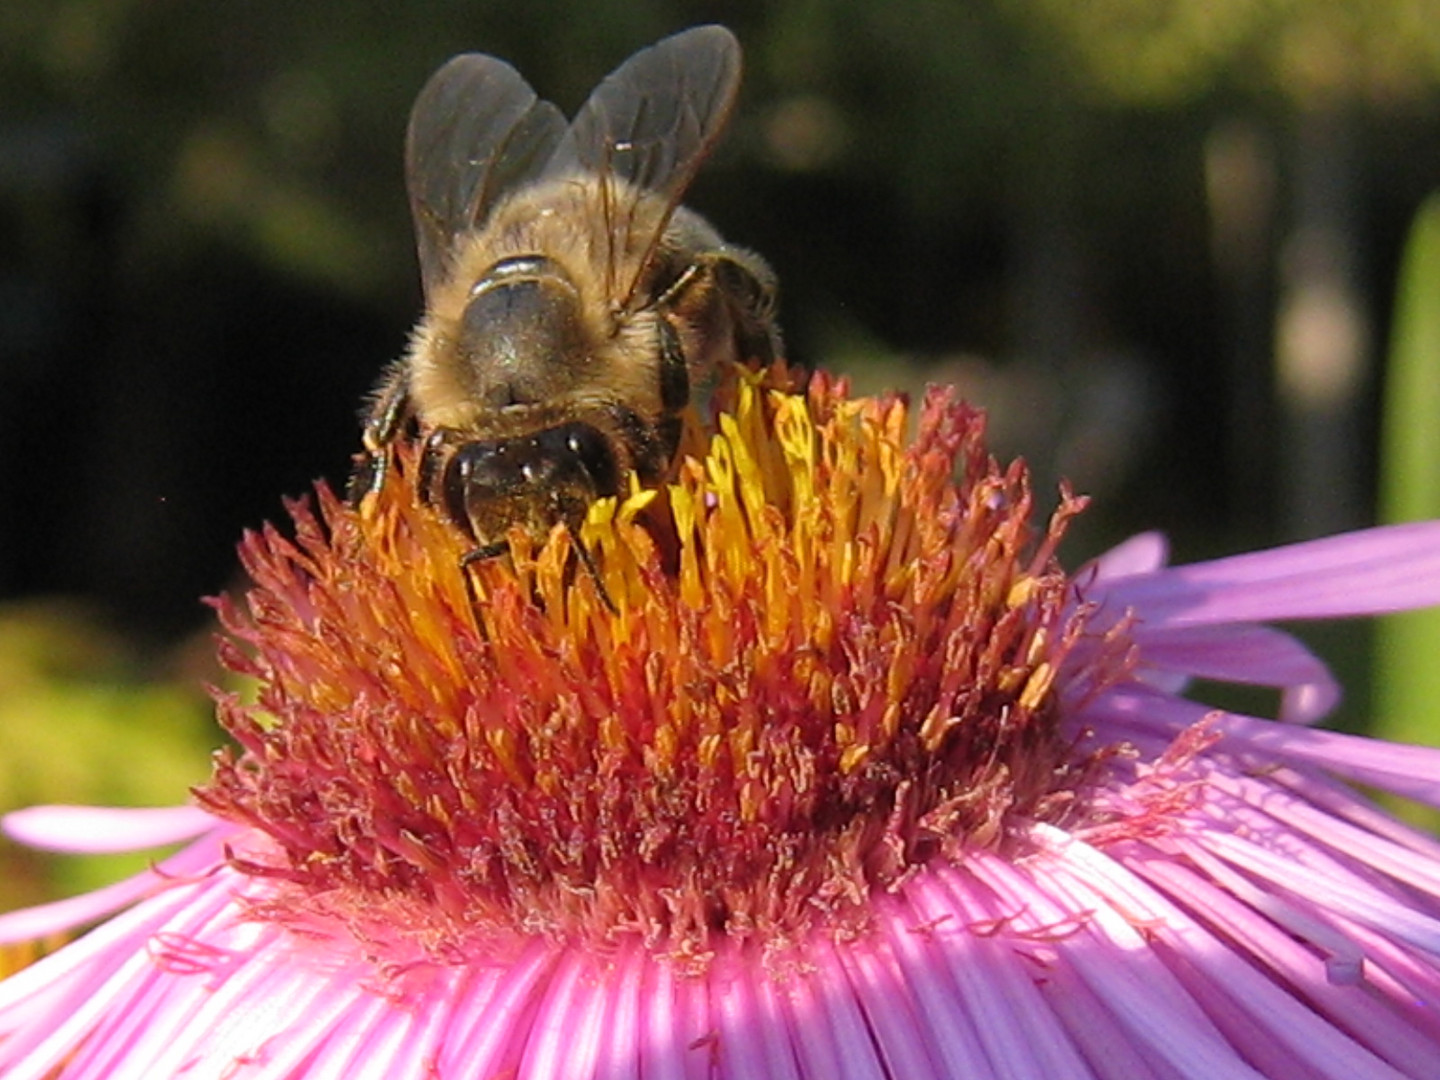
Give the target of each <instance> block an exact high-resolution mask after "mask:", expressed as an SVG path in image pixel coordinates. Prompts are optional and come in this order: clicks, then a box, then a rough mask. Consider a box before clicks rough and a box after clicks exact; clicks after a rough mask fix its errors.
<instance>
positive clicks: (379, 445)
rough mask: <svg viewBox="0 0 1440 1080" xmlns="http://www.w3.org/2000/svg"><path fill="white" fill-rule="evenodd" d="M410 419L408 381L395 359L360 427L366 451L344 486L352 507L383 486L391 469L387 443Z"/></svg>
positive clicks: (402, 365) (393, 438) (402, 366)
mask: <svg viewBox="0 0 1440 1080" xmlns="http://www.w3.org/2000/svg"><path fill="white" fill-rule="evenodd" d="M409 418H410V390H409V384H408V382H407V381H406V378H405V365H404V363H403V361H399V360H397V361H395V362H394V363H392V364H391V365H390V366H389V367H388V368H386V370H385V374H384V376H383V377H382V378H381V380H380V385H379V387H377V388H376V391H375V398H374V401H373V403H372V404H371V407H370V411H369V413H368V415H367V416H366V418H365V425H364V427H363V428H362V430H361V436H360V438H361V441H362V442H363V443H364V446H365V451H364V454H363V455H362V456H361V457H360V459H359V460H357V462H356V464H355V468H354V470H353V471H352V472H351V473H350V483H349V484H348V485H347V487H346V496H347V497H348V498H349V500H350V503H351V505H352V506H353V505H357V504H358V503H359V502H360V501H361V500H362V499H363V498H365V496H366V495H370V494H372V493H375V492H378V491H379V490H380V489H381V488H382V487H384V486H385V477H386V475H387V473H388V472H389V468H390V444H391V443H393V442H394V441H395V439H396V437H397V436H398V435H399V434H400V429H401V428H403V427H404V426H405V422H406V421H407V420H409Z"/></svg>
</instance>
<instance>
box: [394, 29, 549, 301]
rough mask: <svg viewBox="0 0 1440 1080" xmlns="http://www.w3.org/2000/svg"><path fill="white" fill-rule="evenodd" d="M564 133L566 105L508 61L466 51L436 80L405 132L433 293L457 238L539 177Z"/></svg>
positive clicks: (424, 275) (423, 269) (423, 264)
mask: <svg viewBox="0 0 1440 1080" xmlns="http://www.w3.org/2000/svg"><path fill="white" fill-rule="evenodd" d="M565 132H566V124H565V117H564V115H563V114H562V113H561V112H560V110H559V109H557V108H556V107H555V106H554V105H552V104H550V102H548V101H542V100H541V99H540V98H539V97H537V96H536V94H535V91H534V90H532V89H531V88H530V85H529V84H528V83H527V82H526V81H525V80H524V78H522V77H521V75H520V73H519V72H517V71H516V70H515V69H514V68H513V67H511V66H510V65H509V64H507V63H505V62H504V61H503V60H497V59H495V58H494V57H493V56H485V55H483V54H481V53H465V54H463V55H461V56H457V57H455V58H454V59H452V60H451V61H450V62H449V63H447V64H446V65H445V66H444V67H442V68H441V69H440V70H439V71H437V72H436V73H435V74H434V75H432V76H431V77H430V81H429V82H427V83H426V84H425V88H424V89H423V90H421V91H420V96H419V97H418V98H416V99H415V106H414V108H413V109H411V111H410V126H409V130H408V131H407V132H406V136H405V180H406V186H407V188H408V189H409V192H410V210H411V213H412V214H413V216H414V218H415V239H416V244H417V246H418V247H419V252H420V276H421V280H422V282H423V283H424V286H425V293H426V296H427V297H428V296H429V295H430V294H431V293H432V291H433V290H434V289H435V287H436V286H437V285H438V284H439V283H440V282H442V281H443V280H444V279H445V276H446V273H447V268H448V263H449V258H450V254H451V249H452V248H453V246H454V243H455V238H456V237H457V236H459V235H461V234H463V233H467V232H470V231H471V230H474V229H476V228H479V227H480V226H481V225H482V224H483V223H484V221H485V218H486V216H487V215H488V214H489V212H490V208H491V207H492V206H494V205H495V202H496V200H497V199H499V198H500V196H501V195H503V194H505V193H506V192H508V191H511V190H513V189H515V188H516V187H518V186H521V185H523V184H524V183H526V182H528V181H529V180H530V179H532V178H533V177H534V176H535V175H537V174H538V173H539V172H540V171H541V170H542V169H543V168H544V167H545V164H546V162H547V161H549V160H550V159H551V158H552V157H553V156H554V154H555V151H556V148H557V146H558V145H559V144H560V142H561V140H562V139H563V138H564V136H565Z"/></svg>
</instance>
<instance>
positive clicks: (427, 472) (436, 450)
mask: <svg viewBox="0 0 1440 1080" xmlns="http://www.w3.org/2000/svg"><path fill="white" fill-rule="evenodd" d="M449 444H450V438H449V434H448V432H447V431H446V430H445V429H444V428H436V429H435V430H434V431H432V432H431V433H430V437H429V438H428V439H426V440H425V449H424V450H422V451H421V452H420V467H419V470H418V473H417V475H416V478H415V489H416V490H417V491H419V492H420V498H421V500H422V501H424V502H425V503H426V504H427V505H430V506H438V507H439V508H440V509H441V510H442V511H443V512H444V514H445V516H446V517H448V518H449V519H450V520H451V521H452V522H454V523H455V524H457V525H462V526H463V525H464V523H465V522H466V521H467V520H468V518H467V515H466V513H465V500H464V497H463V494H457V493H453V492H450V491H449V489H448V487H447V488H445V489H444V490H441V489H437V487H436V485H437V484H439V483H441V480H442V477H443V476H444V475H445V470H446V467H447V463H446V461H445V459H444V456H443V451H444V449H445V447H447V446H448V445H449Z"/></svg>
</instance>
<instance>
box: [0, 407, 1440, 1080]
mask: <svg viewBox="0 0 1440 1080" xmlns="http://www.w3.org/2000/svg"><path fill="white" fill-rule="evenodd" d="M982 429H983V423H982V418H981V417H980V416H979V414H977V413H976V412H974V411H973V410H971V409H969V408H968V407H967V406H964V405H963V404H959V403H956V402H954V401H953V400H951V399H950V398H948V397H946V396H944V395H941V394H936V395H933V396H932V397H931V398H930V399H929V400H928V401H927V402H926V404H925V407H924V409H923V410H922V415H921V419H920V425H919V433H918V435H917V436H916V438H915V439H914V440H913V441H912V442H908V443H907V441H906V439H905V435H904V432H905V430H906V410H905V407H904V405H903V403H902V402H900V401H898V400H896V399H889V398H885V399H874V400H867V399H860V400H852V399H849V398H848V397H847V396H846V394H845V391H844V388H843V386H837V385H834V384H831V383H830V382H828V381H826V380H824V379H817V381H816V382H815V384H814V385H813V386H812V388H811V390H810V393H809V394H808V396H802V395H795V394H789V393H786V392H782V391H777V390H767V389H765V387H764V385H763V384H762V382H761V381H760V380H758V379H754V380H748V381H744V382H743V383H742V385H741V387H740V388H739V393H738V402H737V404H736V406H735V410H734V412H733V413H732V414H727V415H725V416H723V417H721V420H720V424H719V434H718V435H717V437H716V439H715V441H714V444H713V445H712V448H711V450H710V453H709V454H708V455H707V456H706V458H705V459H704V460H703V461H692V462H690V463H688V464H687V465H686V466H685V468H684V469H683V470H682V475H681V476H680V477H679V479H678V481H677V483H675V484H674V485H672V486H670V487H668V488H667V489H666V490H665V491H663V492H660V493H658V494H657V493H654V492H636V493H635V494H634V495H633V496H632V497H631V498H630V499H628V500H625V501H623V502H622V503H621V504H620V505H615V504H614V503H613V502H610V503H605V504H601V505H598V506H597V507H596V508H595V509H594V510H593V511H592V513H591V517H590V520H589V521H588V522H587V524H586V527H585V530H584V532H583V534H582V538H581V539H582V541H583V542H584V543H586V544H587V545H588V546H589V547H590V549H591V552H592V554H593V555H594V558H595V562H596V564H597V566H598V567H599V573H600V575H601V576H602V578H603V580H604V589H605V593H606V594H607V595H608V596H609V597H611V598H612V599H613V601H614V605H615V609H616V610H614V611H613V612H612V611H611V610H610V609H609V608H608V607H607V606H606V604H605V603H604V602H603V601H602V599H601V594H600V593H599V591H598V588H597V582H595V581H593V580H591V579H590V578H588V577H587V575H586V574H585V573H584V571H583V570H581V571H579V572H577V571H576V568H575V561H574V560H571V559H570V558H569V554H570V552H569V543H570V541H569V538H568V537H567V536H565V535H564V533H563V532H561V533H557V535H556V536H555V537H554V538H553V539H552V540H551V541H550V543H549V544H547V545H546V546H544V547H543V548H542V549H541V550H539V551H537V552H532V551H530V550H527V549H526V546H525V544H524V543H523V541H521V540H519V538H517V543H516V545H515V551H514V555H513V559H512V560H509V561H503V560H495V561H491V562H488V563H484V564H479V565H476V566H473V567H472V568H471V569H470V570H468V571H467V570H463V569H461V567H460V559H459V556H460V555H461V554H463V550H464V539H463V537H460V536H458V535H456V534H455V533H454V531H453V530H450V529H449V528H448V527H446V526H445V525H444V524H443V523H442V522H440V521H438V520H436V519H435V518H434V517H433V516H432V515H431V514H429V512H428V511H426V510H424V509H423V508H421V507H420V506H419V505H418V504H417V501H416V500H415V498H414V495H413V479H412V478H411V477H410V476H409V475H408V473H407V471H406V470H405V469H404V468H403V466H404V465H405V462H403V461H402V462H401V466H402V469H401V470H400V473H401V475H400V479H399V480H398V481H397V482H395V483H393V484H392V485H390V486H389V487H387V489H386V490H385V491H384V492H381V493H380V496H379V497H378V498H377V499H376V500H374V501H373V502H372V504H371V505H368V506H366V507H365V508H364V509H363V512H359V513H357V512H355V511H352V510H350V509H348V508H346V507H344V506H342V505H340V504H339V503H337V501H336V500H334V499H333V498H332V497H331V496H329V495H328V493H327V492H325V491H324V490H323V489H322V490H321V491H320V492H319V497H318V500H319V501H318V509H317V510H310V509H306V508H305V507H303V506H297V507H294V508H292V513H293V516H294V517H295V520H296V531H297V536H296V539H295V541H294V542H291V541H287V540H285V539H282V538H281V537H280V536H279V535H278V534H277V533H274V532H273V531H268V530H267V531H266V532H265V533H263V534H261V535H256V536H251V537H248V538H247V539H246V541H245V544H244V545H243V548H242V552H243V554H244V556H245V558H246V562H247V566H248V568H249V569H250V571H251V574H252V577H253V578H254V580H255V583H256V584H255V587H254V589H253V591H252V592H251V594H250V596H249V598H248V601H247V604H246V610H245V611H243V612H242V611H239V610H233V609H231V608H230V607H229V606H228V605H225V604H221V605H220V608H221V616H222V620H223V621H224V623H225V625H226V627H227V629H228V632H229V637H228V638H227V639H226V644H225V645H224V647H223V649H222V655H223V656H224V658H225V659H226V661H227V662H228V663H229V664H230V665H231V666H232V667H234V668H236V669H238V670H241V671H244V672H248V673H250V674H252V675H254V676H256V678H257V679H258V680H259V683H260V685H261V688H262V689H261V692H260V694H259V697H258V699H257V700H256V701H255V702H253V703H244V702H241V701H239V700H238V699H235V698H233V697H226V696H222V697H221V700H220V712H221V717H222V721H223V722H224V723H225V725H226V726H227V728H228V729H229V730H230V731H231V733H232V734H233V735H234V736H235V737H236V739H237V740H238V742H239V744H240V747H241V750H240V752H239V753H238V754H233V755H232V754H226V753H223V752H222V753H221V754H220V755H218V756H217V760H216V768H215V774H214V776H213V777H212V779H211V780H210V781H209V782H208V783H207V784H206V785H204V786H203V787H201V788H198V789H197V798H198V801H199V804H200V806H201V807H203V808H204V809H203V810H200V809H175V810H154V811H115V810H109V811H106V810H78V809H74V808H60V807H50V808H37V809H34V810H30V811H25V812H22V813H19V814H14V815H11V816H10V817H9V818H8V819H7V820H6V826H7V829H8V830H9V832H10V833H11V834H12V835H13V836H15V837H16V838H18V839H21V840H23V841H25V842H27V843H31V844H34V845H36V846H42V847H50V848H56V849H61V850H72V851H90V850H113V849H116V848H120V847H127V848H143V847H146V846H151V845H158V844H161V843H166V842H173V841H175V840H178V839H181V838H184V837H193V840H192V842H191V843H190V846H188V847H186V848H184V849H183V850H182V851H181V852H180V853H179V854H177V855H175V856H173V857H171V858H170V859H168V860H166V861H165V862H162V863H160V864H159V865H157V866H156V867H155V869H154V870H153V871H151V872H149V873H146V874H143V875H141V876H140V877H138V878H136V879H133V880H131V881H128V882H125V883H122V884H120V885H117V886H113V887H111V888H110V889H106V890H102V891H101V892H98V893H94V894H91V895H90V896H87V897H79V898H76V899H74V900H69V901H64V902H61V903H58V904H53V905H49V906H46V907H42V908H36V909H31V910H29V911H22V912H15V913H12V914H10V915H8V916H4V917H0V940H6V941H21V940H29V939H34V938H38V937H43V936H46V935H51V934H55V933H58V932H61V931H64V930H67V929H70V928H74V927H77V926H82V925H88V924H91V923H95V922H97V921H99V920H101V919H102V918H106V917H107V916H108V921H104V922H101V923H100V925H98V926H97V927H96V928H95V929H92V930H90V931H89V932H88V933H87V934H86V935H85V936H83V937H81V938H79V939H78V940H76V941H74V942H73V943H71V944H68V945H65V946H64V947H62V948H59V949H58V950H56V951H54V952H53V953H51V954H50V955H48V956H46V957H44V958H43V959H41V960H39V961H38V962H36V963H34V964H33V965H31V966H30V967H28V968H26V969H24V970H22V971H20V972H19V973H17V974H15V975H12V976H11V977H10V978H9V979H7V980H6V981H4V982H3V983H0V1071H3V1073H4V1075H5V1076H6V1077H11V1078H26V1077H34V1078H37V1080H38V1078H46V1077H75V1078H80V1077H107V1078H114V1077H130V1076H133V1077H145V1078H156V1077H170V1076H184V1077H200V1076H216V1077H220V1076H224V1077H227V1078H242V1077H256V1078H267V1080H268V1078H280V1077H287V1078H289V1077H295V1078H299V1077H304V1078H307V1080H311V1078H319V1077H346V1078H354V1077H360V1078H368V1077H377V1078H378V1077H385V1078H387V1080H388V1078H397V1077H400V1078H405V1077H413V1078H416V1080H421V1078H426V1080H428V1078H437V1077H439V1078H458V1077H475V1078H488V1077H496V1076H506V1077H509V1076H514V1077H557V1076H563V1077H589V1076H595V1077H602V1076H603V1077H634V1078H645V1080H649V1078H653V1077H674V1078H682V1077H715V1078H720V1077H726V1078H729V1077H764V1078H769V1077H794V1078H801V1077H806V1078H809V1077H827V1078H828V1077H857V1078H858V1077H897V1078H900V1077H903V1078H907V1080H908V1078H913V1077H926V1076H937V1077H954V1076H976V1077H988V1076H996V1077H1037V1078H1040V1077H1043V1078H1046V1080H1051V1078H1068V1077H1077V1078H1078V1077H1103V1078H1122V1077H1126V1078H1129V1077H1135V1078H1139V1077H1162V1078H1170V1077H1197V1078H1200V1077H1203V1078H1205V1080H1213V1078H1217V1077H1276V1078H1284V1080H1291V1078H1310V1077H1317V1078H1318V1077H1336V1078H1342V1077H1343V1078H1345V1080H1353V1078H1356V1077H1365V1078H1372V1077H1373V1078H1379V1077H1426V1076H1437V1075H1440V1012H1437V1006H1440V845H1437V844H1436V842H1435V841H1433V840H1432V839H1430V838H1428V837H1426V836H1423V835H1421V834H1418V833H1416V832H1415V831H1413V830H1411V829H1409V828H1408V827H1406V826H1404V825H1402V824H1400V823H1399V822H1397V821H1395V820H1394V819H1393V818H1391V817H1389V816H1388V815H1386V814H1385V813H1383V812H1382V811H1380V810H1379V809H1377V808H1376V807H1375V806H1374V805H1373V804H1372V803H1370V802H1369V801H1368V800H1366V799H1365V798H1363V797H1362V796H1360V795H1359V794H1358V793H1357V792H1356V791H1354V790H1353V789H1352V788H1351V787H1349V786H1348V785H1347V783H1346V781H1354V782H1357V783H1361V784H1365V785H1367V786H1370V787H1373V788H1377V789H1381V790H1386V791H1392V792H1396V793H1399V794H1402V795H1406V796H1408V797H1411V798H1415V799H1419V800H1422V801H1426V802H1430V803H1437V802H1440V754H1437V752H1436V751H1434V750H1430V749H1424V748H1417V747H1408V746H1396V745H1391V744H1386V743H1382V742H1377V741H1373V740H1368V739H1364V738H1358V737H1355V736H1348V735H1342V734H1336V733H1333V732H1326V731H1320V730H1317V729H1315V728H1312V727H1310V726H1309V725H1310V724H1311V723H1313V722H1314V721H1315V720H1317V719H1319V718H1320V717H1322V716H1323V715H1324V714H1325V713H1326V712H1327V711H1328V710H1329V709H1330V708H1331V706H1332V705H1333V704H1334V701H1335V698H1336V696H1337V689H1336V686H1335V684H1334V682H1333V680H1332V679H1331V677H1330V675H1329V673H1328V672H1327V670H1326V669H1325V667H1324V666H1323V665H1322V664H1321V663H1320V662H1319V661H1318V660H1317V659H1315V658H1314V657H1313V656H1312V655H1311V654H1310V653H1308V652H1307V651H1306V650H1305V649H1304V648H1303V647H1302V646H1301V645H1300V644H1299V643H1297V642H1296V641H1295V640H1294V639H1293V638H1291V637H1289V636H1287V635H1286V634H1284V633H1281V632H1279V631H1277V630H1274V629H1271V628H1269V627H1268V626H1266V625H1264V623H1266V622H1269V621H1272V620H1278V619H1305V618H1334V617H1339V616H1349V615H1360V614H1370V613H1376V612H1382V611H1392V610H1398V609H1402V608H1407V607H1415V606H1421V605H1428V604H1434V603H1437V602H1440V523H1425V524H1419V525H1409V526H1400V527H1395V528H1388V529H1375V530H1370V531H1367V532H1361V533H1354V534H1350V535H1346V536H1339V537H1334V538H1332V539H1328V540H1322V541H1317V542H1313V543H1308V544H1300V545H1295V546H1292V547H1288V548H1281V549H1276V550H1273V551H1266V552H1259V553H1254V554H1249V555H1242V556H1238V557H1234V558H1229V559H1222V560H1218V561H1215V562H1210V563H1202V564H1197V565H1193V566H1182V567H1176V568H1170V569H1167V568H1165V567H1164V565H1163V564H1164V562H1165V551H1164V545H1163V543H1162V541H1160V540H1159V539H1158V538H1157V537H1154V536H1142V537H1138V538H1136V539H1134V540H1132V541H1130V542H1129V543H1127V544H1125V545H1123V546H1122V547H1120V548H1119V549H1116V550H1115V551H1112V552H1111V553H1110V554H1108V555H1106V556H1105V557H1103V558H1102V559H1100V560H1098V561H1097V562H1096V563H1094V564H1093V565H1091V566H1089V567H1086V568H1083V569H1081V570H1080V571H1078V572H1076V573H1075V574H1073V575H1067V574H1065V573H1064V572H1063V571H1062V570H1061V569H1060V567H1059V565H1058V563H1057V562H1056V560H1055V557H1054V549H1055V546H1056V545H1057V544H1058V543H1059V540H1060V538H1061V534H1062V533H1063V531H1064V527H1065V524H1066V522H1067V521H1068V519H1069V518H1070V517H1072V516H1073V515H1074V514H1075V513H1077V512H1078V511H1079V510H1080V509H1081V505H1082V501H1081V500H1078V499H1075V498H1072V497H1070V496H1068V495H1067V496H1066V497H1065V498H1064V499H1063V500H1062V505H1061V508H1060V510H1059V511H1058V512H1057V514H1056V515H1055V516H1054V518H1053V519H1052V520H1051V522H1050V523H1049V525H1048V527H1047V528H1046V529H1045V530H1043V531H1042V532H1041V534H1040V535H1039V536H1038V537H1037V536H1035V535H1034V534H1033V533H1032V529H1031V526H1030V524H1029V514H1030V496H1029V491H1028V486H1027V481H1026V477H1025V473H1024V470H1023V468H1022V467H1020V466H1018V465H1016V466H1011V467H1010V468H1008V469H1000V468H998V467H997V466H996V465H995V464H994V463H993V462H992V461H991V460H990V459H989V458H988V457H987V456H986V455H985V452H984V449H983V444H982V434H983V430H982ZM1195 676H1198V677H1203V678H1205V679H1207V680H1212V681H1220V682H1234V683H1241V684H1247V685H1259V686H1269V687H1274V688H1276V689H1278V690H1279V691H1280V693H1281V705H1280V709H1279V718H1278V719H1275V720H1271V719H1261V718H1256V717H1248V716H1242V715H1237V714H1234V713H1226V712H1221V711H1218V710H1214V709H1210V708H1208V707H1207V706H1205V705H1203V704H1199V703H1196V702H1193V701H1191V700H1188V699H1187V698H1185V697H1184V696H1183V694H1184V691H1185V687H1186V684H1187V681H1188V680H1189V679H1190V678H1191V677H1195Z"/></svg>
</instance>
